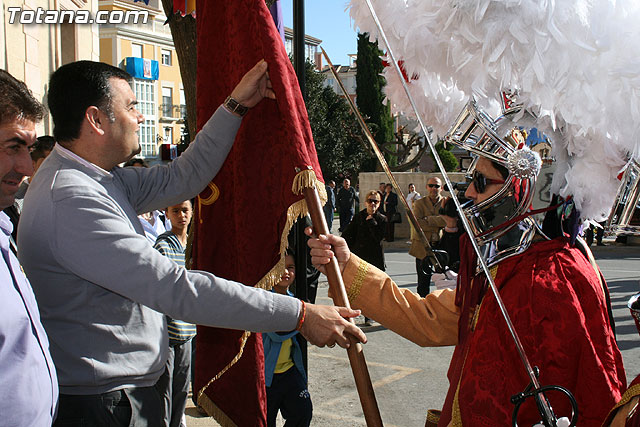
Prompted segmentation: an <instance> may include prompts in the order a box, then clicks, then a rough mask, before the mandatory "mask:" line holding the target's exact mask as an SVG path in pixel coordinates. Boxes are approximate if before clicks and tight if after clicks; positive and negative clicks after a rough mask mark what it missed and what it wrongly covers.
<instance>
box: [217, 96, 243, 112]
mask: <svg viewBox="0 0 640 427" xmlns="http://www.w3.org/2000/svg"><path fill="white" fill-rule="evenodd" d="M222 105H224V106H225V108H226V109H227V110H229V111H230V112H232V113H235V114H237V115H239V116H240V117H242V116H244V115H245V114H247V111H249V107H245V106H244V105H242V104H240V103H239V102H238V101H236V100H235V99H233V98H232V97H230V96H227V99H225V100H224V103H223V104H222Z"/></svg>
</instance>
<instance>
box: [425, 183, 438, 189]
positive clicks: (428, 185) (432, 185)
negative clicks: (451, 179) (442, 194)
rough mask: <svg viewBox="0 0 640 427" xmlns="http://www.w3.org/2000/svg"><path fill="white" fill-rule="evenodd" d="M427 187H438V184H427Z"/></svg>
mask: <svg viewBox="0 0 640 427" xmlns="http://www.w3.org/2000/svg"><path fill="white" fill-rule="evenodd" d="M427 187H429V188H440V184H427Z"/></svg>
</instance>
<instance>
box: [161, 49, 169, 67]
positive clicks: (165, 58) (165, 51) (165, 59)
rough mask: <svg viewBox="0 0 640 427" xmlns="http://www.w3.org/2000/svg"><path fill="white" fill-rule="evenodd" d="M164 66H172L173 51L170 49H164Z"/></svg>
mask: <svg viewBox="0 0 640 427" xmlns="http://www.w3.org/2000/svg"><path fill="white" fill-rule="evenodd" d="M161 55H162V65H171V51H170V50H169V49H162V51H161Z"/></svg>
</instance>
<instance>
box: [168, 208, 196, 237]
mask: <svg viewBox="0 0 640 427" xmlns="http://www.w3.org/2000/svg"><path fill="white" fill-rule="evenodd" d="M192 214H193V210H192V209H191V202H190V201H188V200H187V201H185V202H182V203H180V204H179V205H173V206H169V207H168V208H167V218H169V221H171V228H172V229H173V228H174V227H175V228H176V230H177V231H182V230H184V229H185V228H186V227H187V226H188V225H189V223H190V222H191V216H192Z"/></svg>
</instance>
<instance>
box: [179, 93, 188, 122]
mask: <svg viewBox="0 0 640 427" xmlns="http://www.w3.org/2000/svg"><path fill="white" fill-rule="evenodd" d="M185 117H187V101H185V98H184V89H180V118H181V119H184V118H185Z"/></svg>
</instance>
